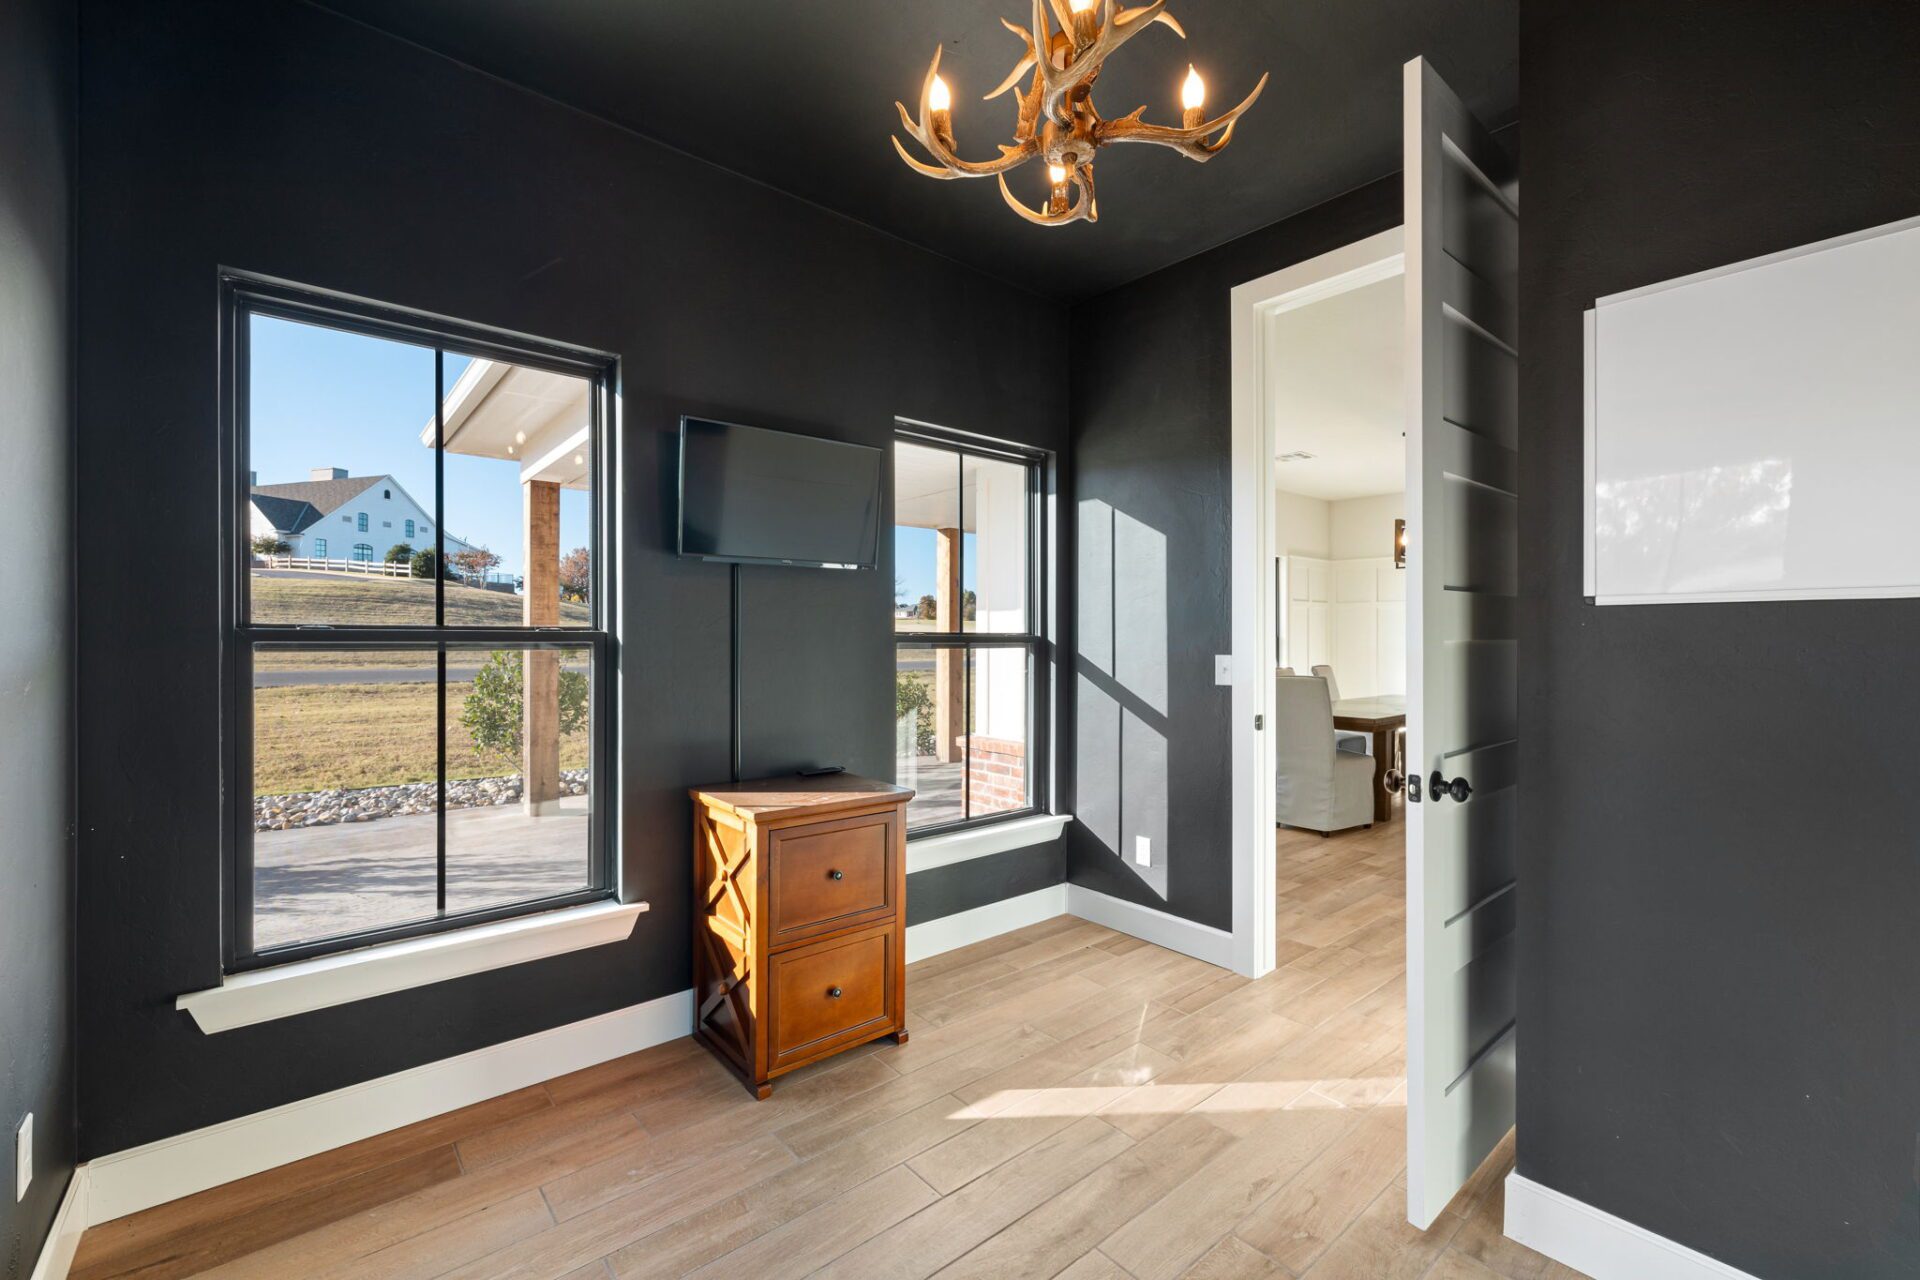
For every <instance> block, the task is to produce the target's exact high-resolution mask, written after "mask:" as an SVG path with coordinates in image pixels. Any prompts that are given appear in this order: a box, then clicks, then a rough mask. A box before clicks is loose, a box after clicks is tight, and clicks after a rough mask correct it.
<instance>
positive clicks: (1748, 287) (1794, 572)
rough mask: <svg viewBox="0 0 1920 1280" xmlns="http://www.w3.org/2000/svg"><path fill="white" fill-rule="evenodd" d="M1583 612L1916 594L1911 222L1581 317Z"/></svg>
mask: <svg viewBox="0 0 1920 1280" xmlns="http://www.w3.org/2000/svg"><path fill="white" fill-rule="evenodd" d="M1586 347H1587V350H1586V356H1587V359H1586V418H1587V421H1586V432H1587V435H1586V484H1585V492H1584V495H1583V504H1584V507H1585V511H1586V521H1585V561H1586V563H1585V576H1586V592H1587V595H1588V596H1590V597H1591V598H1592V599H1593V600H1594V601H1595V603H1598V604H1654V603H1699V602H1710V601H1724V600H1812V599H1854V598H1870V597H1886V596H1916V595H1920V563H1916V561H1915V559H1914V557H1913V555H1912V554H1911V551H1910V549H1909V545H1908V541H1909V537H1910V526H1911V518H1910V515H1909V512H1910V510H1911V505H1912V495H1913V493H1914V492H1915V490H1916V488H1917V487H1920V357H1916V355H1915V353H1916V352H1920V218H1912V219H1908V220H1906V221H1904V222H1897V223H1892V224H1890V225H1887V226H1884V227H1876V228H1872V229H1870V230H1866V231H1861V232H1857V233H1854V234H1852V235H1846V236H1839V237H1836V238H1834V239H1831V240H1823V241H1820V242H1818V243H1815V244H1810V245H1805V246H1802V247H1800V248H1797V249H1790V250H1787V251H1786V252H1783V253H1777V254H1771V255H1769V256H1766V257H1762V258H1755V259H1752V260H1750V261H1747V262H1741V263H1735V264H1733V265H1730V266H1726V267H1720V268H1716V269H1714V270H1711V271H1704V272H1700V273H1698V274H1696V275H1690V276H1685V277H1682V278H1680V279H1677V280H1670V281H1667V282H1665V283H1662V284H1657V285H1651V286H1649V287H1647V288H1644V289H1635V290H1632V291H1630V292H1626V293H1619V294H1614V295H1612V296H1610V297H1606V298H1602V299H1600V300H1599V301H1598V302H1596V303H1595V304H1594V306H1593V308H1592V310H1590V311H1589V312H1588V313H1587V315H1586Z"/></svg>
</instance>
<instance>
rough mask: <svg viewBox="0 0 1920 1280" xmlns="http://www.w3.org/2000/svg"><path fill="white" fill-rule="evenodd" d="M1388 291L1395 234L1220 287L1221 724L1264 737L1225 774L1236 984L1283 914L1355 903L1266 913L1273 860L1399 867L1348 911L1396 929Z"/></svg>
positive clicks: (1274, 943)
mask: <svg viewBox="0 0 1920 1280" xmlns="http://www.w3.org/2000/svg"><path fill="white" fill-rule="evenodd" d="M1404 288H1405V258H1404V255H1403V252H1402V241H1401V232H1400V230H1399V229H1398V228H1395V229H1393V230H1390V231H1385V232H1381V233H1380V234H1378V235H1375V236H1370V237H1368V238H1367V239H1365V240H1362V241H1359V242H1357V243H1355V244H1352V245H1348V246H1346V247H1345V248H1342V249H1337V250H1335V251H1333V252H1331V253H1328V254H1323V255H1322V256H1320V257H1318V258H1314V259H1310V260H1309V261H1307V262H1303V263H1298V264H1296V265H1294V266H1292V267H1288V268H1286V269H1284V270H1282V271H1278V272H1275V273H1273V274H1272V275H1268V276H1263V277H1261V278H1260V279H1257V280H1252V281H1249V282H1247V283H1246V284H1243V285H1240V286H1238V287H1237V288H1235V289H1234V290H1233V295H1232V308H1233V311H1232V332H1233V393H1234V394H1233V401H1234V528H1233V533H1234V562H1235V568H1236V582H1237V584H1238V588H1237V589H1236V591H1235V593H1234V609H1233V616H1234V652H1235V676H1236V678H1235V682H1234V717H1235V722H1236V723H1237V724H1256V723H1257V724H1260V725H1262V726H1270V730H1263V731H1262V732H1258V733H1253V734H1240V733H1236V734H1235V736H1234V769H1235V778H1236V781H1237V782H1238V781H1239V780H1243V779H1251V780H1254V781H1253V788H1252V789H1253V791H1254V794H1253V795H1251V796H1248V797H1245V798H1244V799H1243V797H1242V795H1241V794H1240V790H1241V789H1240V788H1239V787H1236V797H1235V805H1234V818H1235V826H1236V831H1235V836H1236V845H1237V847H1238V848H1239V849H1240V850H1241V851H1243V853H1251V855H1252V856H1241V857H1237V858H1236V859H1235V874H1234V943H1235V963H1236V967H1237V968H1238V969H1239V970H1240V972H1242V973H1244V974H1247V975H1248V976H1250V977H1258V976H1260V975H1262V974H1265V973H1267V972H1268V971H1270V970H1271V969H1273V968H1274V967H1275V966H1276V964H1282V963H1285V960H1284V959H1283V958H1282V957H1281V954H1280V953H1281V952H1282V951H1284V950H1288V949H1290V948H1286V947H1282V946H1281V945H1280V944H1281V941H1282V939H1281V934H1280V925H1281V923H1282V922H1283V913H1284V922H1285V923H1286V924H1287V925H1289V926H1290V927H1298V926H1300V925H1302V924H1303V923H1305V921H1306V919H1307V917H1306V916H1303V915H1302V914H1301V913H1302V912H1307V913H1313V914H1322V913H1324V912H1326V911H1338V910H1344V909H1346V908H1347V907H1349V906H1353V905H1354V904H1353V903H1348V902H1339V903H1337V904H1336V903H1334V902H1332V901H1322V902H1318V903H1316V902H1314V901H1311V900H1293V901H1289V902H1288V903H1285V904H1282V903H1281V902H1280V899H1279V892H1280V889H1281V887H1282V884H1283V882H1289V878H1288V877H1287V876H1286V875H1284V874H1283V873H1282V872H1281V870H1280V867H1279V862H1280V861H1284V860H1286V858H1287V856H1288V854H1289V853H1291V855H1292V856H1295V857H1297V858H1299V859H1302V860H1304V861H1305V862H1306V863H1312V862H1315V861H1318V860H1321V859H1323V858H1325V857H1327V856H1328V855H1329V854H1330V853H1332V851H1333V846H1334V845H1336V844H1338V845H1340V846H1342V849H1341V856H1342V857H1344V856H1345V854H1346V853H1347V852H1350V851H1351V850H1350V849H1349V848H1348V846H1352V845H1355V844H1356V843H1357V842H1364V843H1365V845H1366V846H1367V848H1366V851H1365V852H1364V854H1360V855H1358V856H1360V857H1361V858H1362V859H1372V860H1374V861H1376V862H1382V863H1385V862H1392V861H1393V860H1394V859H1398V861H1397V862H1394V865H1393V867H1392V869H1391V870H1390V871H1389V873H1388V874H1389V875H1390V876H1391V878H1392V879H1391V882H1388V883H1379V884H1374V883H1372V882H1369V881H1365V880H1362V882H1361V883H1362V884H1364V885H1366V886H1368V887H1369V888H1371V889H1372V890H1374V892H1370V893H1364V894H1363V895H1362V896H1363V898H1365V899H1366V900H1367V903H1368V906H1367V907H1366V908H1359V909H1358V910H1359V911H1360V912H1361V913H1364V911H1365V910H1366V909H1370V908H1375V907H1378V908H1383V909H1384V908H1391V909H1390V910H1388V911H1387V916H1386V918H1385V923H1383V924H1382V925H1381V929H1382V931H1383V932H1390V931H1391V930H1392V928H1393V921H1394V920H1395V919H1398V920H1400V921H1402V922H1403V921H1404V911H1405V888H1404V877H1405V872H1404V859H1405V847H1404V820H1403V816H1402V815H1403V813H1404V810H1403V808H1402V803H1401V800H1400V798H1399V795H1398V788H1399V785H1400V781H1401V779H1402V778H1403V777H1404V773H1405V766H1404V763H1403V757H1402V745H1401V744H1402V734H1401V732H1400V730H1401V729H1402V727H1403V726H1404V724H1405V714H1406V710H1405V694H1406V688H1407V662H1408V658H1409V656H1410V655H1409V654H1408V652H1407V626H1406V614H1405V598H1406V592H1405V570H1404V568H1403V567H1402V566H1404V564H1405V559H1404V548H1405V543H1404V538H1405V532H1404V531H1405V523H1404V521H1405V517H1406V506H1405V496H1406V449H1405V442H1404V437H1403V429H1404V420H1405V394H1404V377H1405V358H1404V349H1405V345H1406V339H1405V314H1406V309H1405V294H1404ZM1248 588H1251V589H1250V590H1249V589H1248ZM1242 664H1250V665H1251V666H1252V670H1251V671H1246V670H1243V669H1242ZM1247 801H1251V802H1250V803H1249V802H1247ZM1322 842H1326V843H1327V844H1328V846H1329V847H1328V848H1327V849H1324V850H1322V849H1316V848H1314V847H1313V846H1317V845H1319V844H1321V843H1322ZM1301 869H1302V868H1300V867H1291V866H1290V868H1289V870H1294V871H1298V870H1301ZM1296 887H1297V886H1296ZM1382 893H1384V894H1385V896H1384V897H1383V896H1381V895H1382ZM1335 923H1339V922H1338V921H1336V922H1335ZM1318 932H1319V931H1318V930H1316V936H1317V934H1318Z"/></svg>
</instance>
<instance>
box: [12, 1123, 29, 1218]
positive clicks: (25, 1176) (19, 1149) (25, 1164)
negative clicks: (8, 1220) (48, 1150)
mask: <svg viewBox="0 0 1920 1280" xmlns="http://www.w3.org/2000/svg"><path fill="white" fill-rule="evenodd" d="M32 1181H33V1112H31V1111H29V1112H27V1118H26V1119H25V1120H22V1121H21V1122H20V1127H19V1128H18V1129H16V1130H14V1132H13V1200H14V1203H15V1204H18V1203H19V1202H20V1201H22V1200H25V1199H26V1198H27V1186H28V1184H29V1183H31V1182H32Z"/></svg>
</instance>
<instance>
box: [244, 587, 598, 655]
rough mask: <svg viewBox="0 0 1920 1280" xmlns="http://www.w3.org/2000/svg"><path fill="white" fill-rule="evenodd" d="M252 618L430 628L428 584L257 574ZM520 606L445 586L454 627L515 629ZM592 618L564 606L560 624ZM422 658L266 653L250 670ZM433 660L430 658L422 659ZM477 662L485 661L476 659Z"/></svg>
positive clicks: (500, 594) (509, 598) (492, 594)
mask: <svg viewBox="0 0 1920 1280" xmlns="http://www.w3.org/2000/svg"><path fill="white" fill-rule="evenodd" d="M251 590H252V593H253V620H254V621H255V622H266V623H275V624H285V623H302V622H308V623H334V624H336V625H340V626H420V625H426V626H431V625H432V624H433V583H431V582H429V581H427V580H426V579H424V578H356V577H352V576H349V575H347V574H339V575H336V576H335V577H333V578H320V577H312V578H275V577H263V576H262V575H260V574H258V573H256V574H254V575H253V578H252V582H251ZM524 610H525V604H524V602H523V601H522V600H521V599H520V597H519V596H516V595H508V594H507V593H506V592H504V591H482V590H480V589H478V588H477V587H464V586H458V585H456V584H454V583H451V582H449V583H448V584H447V623H448V625H449V626H456V627H500V626H506V627H514V626H519V625H520V623H521V620H522V619H523V618H524V617H525V612H524ZM591 620H592V615H591V613H590V611H589V610H588V608H587V606H586V605H584V604H570V603H563V604H562V605H561V606H560V622H561V625H563V626H581V627H584V626H587V625H588V624H589V623H590V622H591ZM422 660H423V658H422V655H421V654H419V653H417V652H416V653H405V652H397V651H393V650H387V651H385V652H382V651H380V650H355V651H352V652H338V651H336V652H327V651H325V650H318V651H310V652H304V653H287V652H274V651H268V652H263V653H261V654H259V655H258V656H257V657H256V659H255V662H254V665H255V666H257V667H260V668H262V669H264V670H272V669H308V668H314V667H408V666H413V665H415V664H417V663H419V662H421V661H422ZM425 660H426V661H428V662H431V658H426V659H425ZM475 660H476V661H485V655H484V654H481V655H477V656H476V659H475Z"/></svg>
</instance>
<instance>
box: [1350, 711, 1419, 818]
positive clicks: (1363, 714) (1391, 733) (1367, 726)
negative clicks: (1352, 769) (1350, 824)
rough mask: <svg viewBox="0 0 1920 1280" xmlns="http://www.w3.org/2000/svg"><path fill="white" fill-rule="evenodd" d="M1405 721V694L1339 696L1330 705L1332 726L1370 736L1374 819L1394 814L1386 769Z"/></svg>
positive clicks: (1390, 764) (1389, 764)
mask: <svg viewBox="0 0 1920 1280" xmlns="http://www.w3.org/2000/svg"><path fill="white" fill-rule="evenodd" d="M1406 724H1407V699H1406V695H1405V694H1399V693H1383V694H1376V695H1375V696H1373V697H1371V698H1340V699H1337V700H1336V701H1335V702H1334V704H1333V727H1334V728H1336V729H1346V730H1348V731H1349V732H1353V733H1365V734H1369V735H1371V736H1372V738H1373V820H1374V821H1375V822H1385V821H1387V820H1388V819H1390V818H1391V817H1393V793H1392V792H1391V791H1389V790H1387V770H1388V769H1391V768H1392V767H1393V756H1394V750H1393V743H1394V739H1395V737H1397V736H1398V734H1399V731H1400V730H1401V729H1403V728H1405V727H1406Z"/></svg>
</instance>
